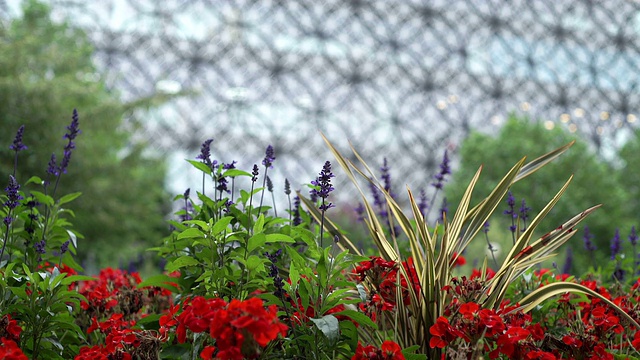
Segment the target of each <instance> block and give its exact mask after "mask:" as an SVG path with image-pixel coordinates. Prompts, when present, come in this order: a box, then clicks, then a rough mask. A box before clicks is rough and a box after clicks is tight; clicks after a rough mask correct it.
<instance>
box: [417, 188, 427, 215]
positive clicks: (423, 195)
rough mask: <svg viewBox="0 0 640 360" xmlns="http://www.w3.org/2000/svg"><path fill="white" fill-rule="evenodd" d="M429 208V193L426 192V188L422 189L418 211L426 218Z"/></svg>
mask: <svg viewBox="0 0 640 360" xmlns="http://www.w3.org/2000/svg"><path fill="white" fill-rule="evenodd" d="M428 207H429V203H428V200H427V192H426V191H425V190H424V188H423V189H420V197H419V200H418V209H419V210H420V214H422V217H425V216H426V214H427V208H428ZM425 220H426V219H425Z"/></svg>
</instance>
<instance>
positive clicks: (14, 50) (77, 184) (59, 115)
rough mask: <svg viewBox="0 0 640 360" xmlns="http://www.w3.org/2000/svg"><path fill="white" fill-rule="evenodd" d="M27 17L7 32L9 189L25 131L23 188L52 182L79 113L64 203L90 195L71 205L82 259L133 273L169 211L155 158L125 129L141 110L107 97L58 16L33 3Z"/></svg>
mask: <svg viewBox="0 0 640 360" xmlns="http://www.w3.org/2000/svg"><path fill="white" fill-rule="evenodd" d="M23 10H24V16H23V17H22V18H21V19H15V20H12V21H11V22H10V23H9V24H4V26H2V27H0V125H1V128H2V131H1V133H2V135H3V143H4V144H6V145H5V146H2V147H1V148H0V159H1V160H0V161H1V162H0V174H5V175H3V177H5V179H6V177H7V176H8V174H10V173H11V172H12V171H13V152H12V151H11V150H9V148H8V147H9V145H10V142H11V140H12V139H13V137H12V136H13V134H15V132H16V130H17V129H18V128H19V127H20V125H22V124H24V125H25V131H24V143H25V144H26V145H27V146H29V149H28V150H27V151H24V152H21V153H20V158H19V164H18V172H17V178H18V181H20V182H22V183H24V182H26V180H27V179H29V177H31V176H32V175H37V176H40V177H43V178H44V174H45V170H46V168H47V163H48V161H49V159H50V157H51V154H52V153H56V154H57V156H58V159H60V158H61V157H62V147H63V146H64V142H63V139H62V136H63V134H64V133H65V126H67V125H68V124H69V122H70V120H71V113H72V110H73V109H74V108H76V109H77V110H78V113H79V115H80V129H81V131H82V133H81V134H80V135H79V137H78V138H77V140H76V144H77V148H76V149H75V150H74V152H73V155H72V158H71V163H70V165H69V168H68V173H67V174H65V175H64V176H63V177H62V180H61V183H60V186H59V189H58V194H65V193H69V192H75V191H81V192H82V193H83V195H82V196H81V197H80V198H79V199H78V200H76V201H75V202H73V203H71V204H70V208H71V209H72V210H73V211H74V212H75V220H74V223H75V225H76V228H77V229H78V231H79V232H80V233H82V234H83V235H84V236H85V239H83V240H81V241H80V242H79V245H78V251H79V254H80V255H81V257H82V258H84V260H87V259H92V258H94V257H95V258H96V260H97V263H98V265H100V266H104V265H111V266H117V265H118V263H119V262H123V263H125V262H126V261H128V260H130V258H131V257H132V255H133V253H135V252H132V251H125V250H126V249H132V248H134V247H140V248H144V247H146V246H147V244H150V243H155V242H156V241H157V240H158V239H161V238H162V237H163V235H164V234H165V233H166V229H167V225H166V224H165V221H164V215H165V214H166V213H167V212H168V211H169V205H168V204H167V200H168V199H169V197H168V196H167V194H166V193H165V190H164V176H165V168H164V164H163V162H162V161H161V160H160V159H159V158H155V157H150V156H148V155H147V154H146V153H147V152H146V151H145V147H144V144H135V143H133V142H132V137H131V134H130V133H128V132H127V131H126V130H125V129H124V128H123V118H124V116H125V115H126V114H128V113H130V112H131V111H132V110H133V108H134V107H135V106H138V105H139V104H140V103H138V105H135V106H132V105H130V104H126V103H123V102H122V101H121V100H120V99H119V98H118V94H117V93H116V92H114V91H113V90H111V89H108V88H107V87H106V85H105V81H104V80H103V79H104V76H103V74H101V73H99V72H98V70H97V69H96V67H95V66H94V64H93V63H92V59H91V56H92V52H93V49H92V47H91V45H90V43H89V40H88V38H87V36H86V35H85V34H84V33H83V32H82V31H80V30H78V29H74V28H72V27H70V26H69V25H68V24H66V23H54V22H52V20H51V19H50V10H49V8H48V7H47V6H46V5H43V4H41V3H38V2H37V1H33V0H30V1H27V2H25V4H24V7H23ZM142 104H145V103H144V102H142ZM3 181H4V180H3ZM136 251H139V250H136ZM135 256H137V253H135ZM88 265H89V266H91V265H92V264H90V263H89V264H88Z"/></svg>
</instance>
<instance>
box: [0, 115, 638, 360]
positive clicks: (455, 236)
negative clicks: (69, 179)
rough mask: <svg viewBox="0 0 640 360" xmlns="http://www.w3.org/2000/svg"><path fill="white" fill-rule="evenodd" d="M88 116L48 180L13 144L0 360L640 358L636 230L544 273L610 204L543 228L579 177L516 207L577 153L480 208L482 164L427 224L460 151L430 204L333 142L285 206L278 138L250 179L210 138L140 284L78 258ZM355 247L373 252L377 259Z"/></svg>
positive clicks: (521, 174)
mask: <svg viewBox="0 0 640 360" xmlns="http://www.w3.org/2000/svg"><path fill="white" fill-rule="evenodd" d="M80 124H81V122H80V118H79V115H78V112H77V111H76V110H74V111H73V113H72V121H71V123H70V125H69V126H68V127H67V129H66V134H65V135H64V137H63V139H64V141H63V143H62V144H60V145H61V146H62V153H61V156H60V155H59V156H56V155H55V154H54V155H52V156H51V158H50V159H48V165H47V159H45V160H43V166H42V169H43V174H41V176H33V177H31V178H29V179H22V178H17V177H16V174H17V171H16V169H18V167H19V166H20V159H21V156H22V155H23V154H25V153H28V152H29V151H30V147H31V146H36V145H37V144H25V143H23V134H24V133H25V132H27V131H29V129H28V128H26V127H24V126H22V127H20V128H18V129H16V130H17V133H16V135H15V138H14V139H13V142H9V141H10V139H7V147H8V148H9V149H10V150H11V152H12V154H13V158H12V159H11V160H12V161H13V164H14V169H13V172H12V173H9V174H1V176H2V177H3V178H4V179H5V181H6V184H7V186H6V188H5V191H4V193H3V194H2V195H1V197H0V199H1V200H2V207H1V209H0V215H1V217H2V219H3V222H2V224H1V226H0V239H1V250H0V358H2V359H441V358H442V359H444V358H446V359H477V358H488V359H626V358H628V359H635V358H637V357H638V356H639V355H640V354H639V352H638V350H640V331H638V329H639V328H640V325H638V322H639V321H640V305H638V302H639V301H640V289H639V288H640V282H638V281H637V274H638V262H637V260H638V259H637V256H636V252H635V245H636V241H637V236H636V235H635V231H633V232H632V234H631V235H630V238H629V242H630V243H631V245H632V246H633V250H634V252H633V254H634V256H632V257H630V258H625V257H624V250H623V249H622V244H621V240H620V237H619V236H618V238H617V240H616V241H614V242H613V243H612V252H613V250H615V253H612V264H615V266H613V267H605V268H599V269H597V271H595V272H593V273H589V274H584V275H583V276H581V277H576V276H573V275H570V274H565V273H563V272H562V271H560V270H558V268H557V266H556V267H551V268H544V267H541V266H540V264H541V263H543V262H545V261H548V260H552V259H554V256H555V253H556V252H557V251H558V250H559V249H560V247H561V246H562V245H563V244H564V243H565V242H567V241H568V239H569V238H570V237H572V236H574V235H575V234H576V233H577V232H578V231H579V230H578V225H579V224H580V223H581V221H582V220H583V219H585V218H586V217H587V216H597V211H596V210H597V208H598V205H597V204H594V206H593V207H590V208H587V209H584V210H583V211H581V212H580V213H578V214H574V216H573V217H569V218H568V219H567V220H566V221H565V222H564V223H563V224H556V225H557V227H554V228H551V229H540V227H541V222H542V220H543V219H544V218H545V216H546V215H547V214H549V212H550V211H551V210H552V208H553V207H554V205H555V204H556V203H558V202H559V201H561V195H562V194H563V193H564V192H565V191H567V189H568V188H569V184H570V182H571V176H569V175H568V176H567V178H568V179H567V181H566V183H565V184H564V185H563V186H562V187H561V188H559V189H558V190H557V194H556V195H555V196H553V197H552V198H550V199H548V200H547V203H546V205H545V206H544V207H542V208H540V209H535V211H536V212H537V215H536V216H535V217H533V219H531V220H530V221H529V219H528V217H527V216H526V215H525V214H524V213H523V212H522V211H521V212H518V211H516V210H515V208H514V199H513V196H512V194H511V193H510V192H509V191H510V188H511V186H512V185H513V184H514V183H516V182H518V181H520V180H521V179H523V178H525V177H527V176H530V175H531V176H535V174H534V173H535V172H536V171H537V170H538V169H540V168H542V167H543V166H546V165H547V164H549V163H550V162H552V160H554V159H555V158H557V157H559V156H561V155H562V154H563V153H564V152H566V151H567V150H569V148H570V147H571V145H572V144H567V145H565V146H562V147H560V148H558V149H556V150H554V151H551V152H549V153H547V154H545V155H543V156H541V157H539V158H537V159H534V160H532V161H529V162H527V161H526V159H525V158H523V159H522V160H520V161H518V162H517V163H516V164H515V165H513V167H512V168H511V170H509V171H508V172H507V173H506V175H504V177H503V178H502V180H500V181H499V182H498V183H497V184H495V185H494V186H493V190H492V191H491V192H490V193H488V194H480V196H481V200H480V201H477V202H475V203H472V201H471V200H472V194H473V192H474V188H475V187H476V184H478V183H479V182H480V181H481V170H482V169H479V170H478V171H477V172H476V174H475V175H474V177H473V178H472V180H471V182H470V183H469V185H468V187H467V189H466V191H465V192H464V195H463V196H462V199H461V200H460V202H459V203H457V204H455V211H451V212H449V211H448V210H447V209H446V208H442V209H440V210H439V214H437V215H438V216H437V217H438V218H439V220H438V221H436V222H434V223H430V222H429V218H430V216H429V215H430V214H432V211H435V210H434V209H435V206H434V199H436V195H437V194H438V192H439V191H440V190H441V189H442V187H443V183H444V181H445V180H446V176H447V175H448V174H449V173H450V168H449V164H448V157H447V155H446V153H445V157H444V160H443V163H442V165H441V167H440V171H439V172H438V173H437V174H435V176H433V177H431V178H426V179H425V181H427V182H430V183H432V188H433V191H434V194H433V196H432V197H431V201H429V202H428V203H425V201H424V200H425V199H426V198H427V196H426V194H425V193H424V192H421V194H420V196H418V199H416V198H415V197H414V194H413V192H412V191H411V189H408V188H407V191H406V194H407V202H406V204H404V203H403V202H401V200H400V197H399V196H397V195H395V192H394V191H393V190H392V188H391V185H390V173H389V166H388V164H387V163H386V161H385V163H384V165H383V167H382V169H381V171H382V175H381V181H380V180H378V177H377V176H376V173H377V171H375V170H374V169H372V168H371V167H370V166H369V165H367V164H366V163H365V162H364V161H363V160H362V157H361V156H360V154H358V152H357V151H356V149H350V151H351V152H352V155H353V156H349V157H346V156H344V155H343V154H342V152H341V151H340V150H338V149H337V148H336V147H335V146H334V145H333V144H332V143H331V142H330V141H329V140H328V139H327V138H325V141H326V143H327V146H328V147H329V149H330V150H331V151H332V153H333V155H334V157H335V160H334V161H333V162H332V161H331V160H326V162H325V163H324V165H323V167H322V168H321V169H318V170H319V172H318V176H317V177H316V178H315V179H310V180H311V181H309V183H308V188H306V189H292V188H291V182H290V181H289V180H286V181H285V182H284V184H282V187H281V188H282V192H283V193H284V194H285V195H286V196H287V199H288V204H289V206H288V208H286V209H284V210H283V209H279V210H280V211H277V209H276V205H277V204H276V202H275V201H273V196H272V195H271V196H270V195H269V194H265V193H267V192H271V193H272V194H273V192H274V191H275V190H274V184H273V182H272V181H271V179H270V178H269V173H270V170H271V169H272V168H273V167H274V166H277V160H276V149H274V148H273V147H272V146H271V145H269V146H267V147H266V151H265V156H264V158H263V159H262V160H261V161H256V164H254V165H253V166H252V167H251V169H249V171H245V170H242V169H239V168H236V164H237V163H236V162H235V161H229V160H224V161H222V160H216V159H214V158H213V155H214V154H212V144H214V140H213V139H207V140H205V141H204V142H203V143H202V147H201V151H200V154H198V155H197V156H195V157H194V159H193V160H188V161H189V162H190V163H191V164H192V165H193V166H194V167H195V168H197V169H199V170H200V171H201V173H202V185H201V187H200V188H198V189H188V190H186V191H185V192H184V193H183V194H180V195H178V196H176V197H175V199H174V200H175V201H177V202H178V203H179V204H180V207H181V209H180V210H179V211H178V212H177V213H176V218H175V219H174V220H170V221H169V225H170V228H171V231H170V233H169V234H168V235H167V236H166V237H165V238H164V239H158V241H157V246H155V247H153V248H151V249H149V251H150V252H152V253H154V254H157V255H158V256H159V257H161V258H162V259H163V263H164V267H163V269H162V273H160V274H158V275H153V276H149V277H147V278H145V279H142V278H141V277H140V275H139V274H138V273H136V272H128V271H125V270H119V269H112V268H105V269H102V270H101V271H100V273H99V275H97V276H87V275H81V274H82V273H83V269H82V267H81V266H80V265H79V264H78V262H77V261H76V260H75V258H74V256H75V254H77V250H78V248H79V247H82V246H90V242H91V239H84V238H83V236H82V234H80V233H78V232H76V231H75V230H74V227H73V224H72V222H73V221H74V213H73V212H72V211H70V210H69V209H68V208H67V204H69V203H70V202H71V201H81V199H82V198H81V194H80V193H70V194H59V192H58V188H59V184H60V182H63V181H65V173H66V170H67V168H68V166H72V165H73V162H72V155H73V154H74V149H75V145H76V141H81V139H82V132H81V126H80ZM351 158H353V159H356V161H357V162H354V161H350V160H348V159H351ZM336 164H337V165H338V166H339V167H340V168H341V169H342V171H343V173H344V174H345V176H347V177H348V178H349V179H350V180H351V182H352V183H353V185H354V186H355V188H356V189H357V190H358V192H359V193H360V194H361V208H360V209H361V214H362V219H363V222H364V224H365V226H366V228H367V230H368V236H367V238H366V239H358V241H355V240H354V239H353V238H351V237H350V236H349V234H347V233H346V232H345V231H342V230H341V229H340V227H339V226H338V225H336V222H335V221H334V220H332V211H335V210H332V209H334V208H335V207H336V204H334V203H333V201H335V200H334V199H333V198H332V192H333V190H334V186H333V183H334V178H335V175H334V173H333V172H334V170H335V168H334V166H335V165H336ZM364 189H368V191H366V192H365V190H364ZM369 190H370V191H371V194H369ZM265 195H266V196H265ZM371 195H373V198H374V200H373V202H371V201H369V200H368V199H369V197H370V196H371ZM505 203H506V204H507V210H506V214H507V215H508V216H510V219H511V223H510V227H511V229H512V231H511V247H510V249H508V250H507V251H506V253H507V255H506V256H503V257H502V259H501V261H500V262H499V261H498V260H497V259H496V257H495V256H492V253H491V251H492V247H491V246H492V245H491V242H490V241H489V240H488V232H489V221H490V219H492V214H494V213H497V212H502V209H501V206H503V204H505ZM449 207H453V206H451V205H449ZM523 208H525V205H524V204H523ZM498 209H500V210H498ZM525 212H526V211H525ZM592 213H595V214H592ZM277 214H279V215H277ZM499 215H502V214H499ZM138 221H146V219H138ZM538 232H540V233H542V234H543V235H541V236H538V235H536V234H538ZM587 238H588V236H587ZM485 239H487V241H488V245H487V246H488V250H489V253H488V254H487V255H486V256H482V257H481V258H478V260H479V261H480V262H479V263H478V266H477V268H474V269H473V271H471V272H469V273H467V274H464V273H461V269H460V265H462V264H464V263H465V262H466V259H465V257H466V258H469V259H470V258H471V257H472V256H473V255H472V254H467V253H466V252H465V250H466V249H467V247H468V246H469V245H470V244H471V243H473V242H478V241H479V242H484V241H485ZM355 243H366V244H367V246H369V247H371V248H372V249H373V252H374V255H369V256H366V255H365V254H368V253H367V252H366V251H365V249H361V248H358V247H357V246H355V245H354V244H355ZM483 244H484V243H483ZM483 246H484V245H483ZM614 247H615V249H614Z"/></svg>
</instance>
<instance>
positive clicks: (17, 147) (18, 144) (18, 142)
mask: <svg viewBox="0 0 640 360" xmlns="http://www.w3.org/2000/svg"><path fill="white" fill-rule="evenodd" d="M23 134H24V125H22V126H20V128H19V129H18V132H17V133H16V137H15V139H14V140H13V144H12V145H10V146H9V149H11V150H13V151H15V152H19V151H22V150H27V146H26V145H25V144H23V143H22V135H23Z"/></svg>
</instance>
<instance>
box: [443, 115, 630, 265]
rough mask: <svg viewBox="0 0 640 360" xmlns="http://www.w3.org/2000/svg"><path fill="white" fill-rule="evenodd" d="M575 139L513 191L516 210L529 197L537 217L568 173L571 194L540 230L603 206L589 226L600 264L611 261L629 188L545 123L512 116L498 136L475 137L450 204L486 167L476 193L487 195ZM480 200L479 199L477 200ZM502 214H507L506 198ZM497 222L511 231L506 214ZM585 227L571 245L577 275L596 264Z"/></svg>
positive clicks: (463, 156)
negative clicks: (520, 167)
mask: <svg viewBox="0 0 640 360" xmlns="http://www.w3.org/2000/svg"><path fill="white" fill-rule="evenodd" d="M572 140H576V143H575V144H574V145H573V147H572V148H571V149H569V151H567V153H565V154H563V155H562V156H561V157H560V158H559V159H557V160H555V161H554V162H553V163H552V164H550V165H548V166H545V167H544V168H543V169H541V170H539V171H538V172H537V173H536V174H535V175H533V176H531V177H529V178H526V179H524V180H522V181H521V182H519V183H517V184H515V185H514V186H513V188H512V192H513V195H514V197H515V199H516V211H517V210H518V209H519V208H520V205H521V201H522V199H523V197H524V196H526V202H527V206H529V207H531V209H532V210H531V216H532V217H534V216H535V215H536V214H537V212H538V211H539V210H541V209H542V207H543V206H544V205H545V204H546V203H547V202H548V201H549V200H550V199H551V198H552V197H553V196H554V195H555V193H556V192H557V191H558V190H559V189H560V188H561V187H562V184H563V183H564V182H565V181H566V180H567V176H568V174H573V175H574V178H573V181H572V183H571V185H570V186H569V189H568V190H567V192H566V193H565V194H564V195H563V197H562V199H561V200H560V202H559V203H558V204H557V205H556V206H555V207H554V209H553V211H552V212H551V213H550V214H549V215H548V216H547V218H546V220H545V221H544V224H545V225H546V226H545V225H543V226H541V228H549V227H550V226H557V224H561V223H563V222H565V221H566V220H568V219H569V218H570V217H571V216H573V215H575V214H577V213H579V212H580V211H582V210H583V209H586V208H588V207H590V206H593V205H596V204H603V206H602V208H600V209H599V210H598V211H596V212H595V213H594V214H593V215H592V216H590V217H589V218H588V219H587V220H586V221H585V224H586V225H587V226H589V229H590V231H591V233H593V234H594V235H595V237H594V239H593V242H594V243H595V244H596V246H597V248H598V249H597V251H596V259H597V260H606V259H608V258H609V256H610V251H609V244H610V240H611V238H612V237H613V236H614V233H615V229H616V227H620V228H621V231H622V232H624V230H623V229H624V227H625V226H626V225H627V224H628V223H627V221H626V220H625V219H626V218H625V216H624V214H626V213H627V212H625V209H623V208H622V207H621V205H622V204H624V203H625V201H626V198H627V197H628V194H627V192H626V191H625V189H626V188H625V187H624V186H621V185H620V184H619V183H618V177H617V176H615V175H614V174H615V170H614V169H613V168H612V166H611V165H610V164H608V163H607V162H605V161H603V160H602V159H600V158H599V157H597V156H596V155H595V154H594V152H593V151H591V150H590V149H589V148H588V146H587V145H586V143H585V142H584V141H582V140H581V139H579V138H576V137H574V136H572V135H570V134H568V133H567V132H566V131H564V130H563V129H560V128H558V127H556V128H554V129H553V130H547V129H545V128H544V126H543V125H542V124H541V123H536V122H532V121H530V120H529V119H526V118H516V117H515V116H511V117H510V118H509V120H508V121H507V123H506V124H505V125H504V126H503V128H502V129H501V130H500V132H499V133H498V134H495V135H487V134H482V133H479V132H474V133H472V134H471V135H470V136H469V137H468V138H467V139H466V140H465V141H464V142H463V144H462V146H461V149H460V154H459V155H460V164H459V166H458V169H457V170H456V171H454V174H453V179H452V182H451V184H450V185H449V186H448V187H447V188H446V194H447V197H448V198H449V199H451V200H452V201H451V203H456V202H457V201H458V200H459V199H460V198H461V197H462V192H463V191H464V186H463V185H465V184H467V183H468V182H469V179H471V177H472V176H473V174H474V173H475V171H476V170H477V169H478V167H479V166H480V165H483V170H482V175H481V178H480V180H481V181H480V182H479V183H478V185H477V186H476V190H475V193H476V194H486V193H488V191H490V189H491V188H492V187H493V186H495V184H496V183H497V182H498V181H499V179H500V178H501V176H502V174H504V173H506V171H508V170H509V167H510V166H511V165H512V164H513V163H515V162H516V161H517V160H518V159H520V158H521V157H522V156H525V155H526V156H528V158H529V159H530V160H532V159H534V158H536V157H538V156H540V155H542V154H544V153H546V152H548V151H551V150H552V149H555V148H557V147H560V146H562V145H564V144H567V143H569V142H570V141H572ZM638 146H640V145H636V150H631V151H637V147H638ZM629 157H630V158H631V159H632V160H631V161H636V162H638V161H640V160H638V159H637V158H634V157H633V156H629ZM488 159H491V160H490V161H489V160H488ZM637 168H638V167H636V169H637ZM636 188H637V185H636ZM639 191H640V190H639ZM479 200H480V199H479V198H478V197H476V198H474V200H473V201H476V202H477V201H479ZM498 210H506V199H505V201H503V202H502V205H501V207H500V208H499V209H498ZM500 220H502V221H500ZM492 221H497V222H495V223H494V225H493V226H494V227H495V226H503V227H505V228H506V227H508V226H509V225H510V222H508V221H509V220H508V219H507V216H506V215H502V211H498V212H497V215H494V218H493V219H492ZM498 222H499V223H500V225H498ZM583 228H584V226H581V228H580V231H579V232H578V233H577V234H576V235H575V236H574V237H573V238H572V239H571V241H570V242H569V246H571V247H572V249H573V250H574V256H575V258H574V267H573V271H574V272H579V273H580V272H582V271H585V270H586V269H587V267H588V266H590V265H592V261H591V259H590V257H589V256H588V255H587V254H585V251H584V245H583V241H582V235H583V232H582V230H583ZM501 233H502V232H501ZM538 235H539V236H541V235H543V234H538ZM510 242H511V241H509V242H508V243H510ZM562 261H563V260H560V261H559V266H562Z"/></svg>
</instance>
